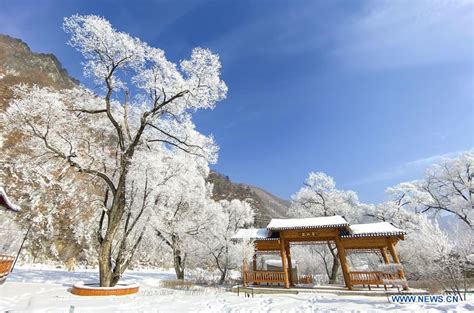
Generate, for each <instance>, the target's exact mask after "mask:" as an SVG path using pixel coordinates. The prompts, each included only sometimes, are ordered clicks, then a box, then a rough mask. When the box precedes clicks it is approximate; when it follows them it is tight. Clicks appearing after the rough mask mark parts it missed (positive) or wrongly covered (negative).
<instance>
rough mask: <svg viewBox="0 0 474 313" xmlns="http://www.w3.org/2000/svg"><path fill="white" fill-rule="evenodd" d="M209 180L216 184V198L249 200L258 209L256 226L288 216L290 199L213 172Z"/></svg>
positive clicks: (263, 225)
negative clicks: (235, 181)
mask: <svg viewBox="0 0 474 313" xmlns="http://www.w3.org/2000/svg"><path fill="white" fill-rule="evenodd" d="M208 181H209V182H211V183H213V184H214V189H213V195H214V199H215V200H222V199H227V200H231V199H239V200H245V201H247V202H249V203H250V204H251V205H252V207H253V208H254V209H255V211H256V217H255V226H256V227H265V226H267V224H268V222H270V220H271V219H272V218H275V217H276V218H278V217H286V216H287V215H286V214H287V211H288V207H289V206H290V203H289V201H286V200H283V199H280V198H278V197H277V196H275V195H273V194H271V193H269V192H268V191H266V190H263V189H261V188H259V187H254V186H250V185H246V184H238V183H233V182H232V181H231V180H230V179H229V177H228V176H224V175H222V174H220V173H216V172H211V173H210V175H209V177H208Z"/></svg>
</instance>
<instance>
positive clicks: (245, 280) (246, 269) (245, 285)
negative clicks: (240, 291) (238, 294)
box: [242, 260, 249, 287]
mask: <svg viewBox="0 0 474 313" xmlns="http://www.w3.org/2000/svg"><path fill="white" fill-rule="evenodd" d="M248 271H249V268H248V265H247V261H246V260H244V263H243V265H242V276H243V281H244V287H247V275H246V274H247V272H248Z"/></svg>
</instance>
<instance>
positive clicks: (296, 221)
mask: <svg viewBox="0 0 474 313" xmlns="http://www.w3.org/2000/svg"><path fill="white" fill-rule="evenodd" d="M343 226H349V223H348V222H347V221H346V219H345V218H344V217H342V216H339V215H334V216H322V217H310V218H285V219H279V218H273V219H272V220H271V221H270V224H268V226H267V228H268V229H270V230H283V229H295V228H303V229H309V228H332V227H343Z"/></svg>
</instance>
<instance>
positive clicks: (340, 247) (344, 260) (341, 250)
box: [334, 237, 352, 290]
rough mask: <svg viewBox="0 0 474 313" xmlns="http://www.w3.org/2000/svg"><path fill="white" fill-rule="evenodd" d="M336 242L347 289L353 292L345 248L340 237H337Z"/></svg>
mask: <svg viewBox="0 0 474 313" xmlns="http://www.w3.org/2000/svg"><path fill="white" fill-rule="evenodd" d="M334 241H335V242H336V247H337V255H338V256H339V261H340V262H341V269H342V275H343V276H344V282H345V283H346V287H347V288H348V289H349V290H352V282H351V278H350V275H349V264H348V263H347V258H346V251H345V250H344V246H343V245H342V244H341V239H339V237H336V239H335V240H334Z"/></svg>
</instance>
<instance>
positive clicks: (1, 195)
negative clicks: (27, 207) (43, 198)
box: [0, 187, 20, 212]
mask: <svg viewBox="0 0 474 313" xmlns="http://www.w3.org/2000/svg"><path fill="white" fill-rule="evenodd" d="M0 207H4V208H5V209H7V210H11V211H15V212H18V211H20V207H19V206H18V205H16V204H13V203H12V202H11V201H10V199H8V196H7V193H6V192H5V189H3V187H0Z"/></svg>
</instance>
